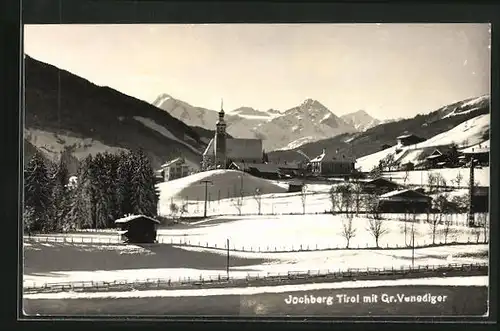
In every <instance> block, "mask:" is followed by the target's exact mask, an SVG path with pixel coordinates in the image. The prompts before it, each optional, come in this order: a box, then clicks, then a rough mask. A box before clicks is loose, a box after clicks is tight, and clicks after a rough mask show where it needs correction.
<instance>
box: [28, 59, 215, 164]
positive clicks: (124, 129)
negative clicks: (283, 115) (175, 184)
mask: <svg viewBox="0 0 500 331" xmlns="http://www.w3.org/2000/svg"><path fill="white" fill-rule="evenodd" d="M25 77H26V78H25V80H26V83H25V109H26V111H25V140H26V141H27V142H29V144H26V146H27V148H26V149H25V159H29V158H30V157H31V154H32V153H33V151H34V148H32V147H36V148H37V149H38V150H40V151H42V153H43V154H44V155H45V156H46V157H48V158H54V157H56V156H57V155H58V153H59V152H60V151H62V150H63V149H64V148H69V149H70V150H71V151H72V153H73V155H74V156H75V157H76V158H78V159H82V158H83V157H85V156H86V155H88V154H95V153H97V152H104V151H109V152H118V151H120V150H124V149H137V148H143V149H144V150H145V151H146V153H147V154H148V156H149V157H150V159H151V161H152V163H153V166H154V167H155V168H157V167H159V166H160V165H161V164H162V163H163V162H165V161H166V160H168V159H170V158H173V157H175V156H177V155H179V154H180V153H182V154H183V155H184V156H185V157H186V158H188V159H189V160H192V161H193V162H199V160H200V159H201V152H202V151H203V150H204V148H205V147H206V142H207V141H208V139H209V138H211V137H212V135H213V132H211V131H208V130H204V129H202V128H191V127H190V126H188V125H186V124H184V123H183V122H182V121H180V120H178V119H176V118H174V117H172V116H170V115H169V114H166V113H165V112H164V111H162V110H160V109H158V108H156V107H154V106H152V105H150V104H149V103H147V102H143V101H141V100H138V99H135V98H133V97H130V96H127V95H125V94H122V93H120V92H118V91H116V90H113V89H111V88H109V87H101V86H97V85H95V84H93V83H91V82H89V81H88V80H85V79H83V78H81V77H78V76H76V75H74V74H72V73H70V72H68V71H64V70H60V69H58V68H57V67H55V66H52V65H49V64H45V63H42V62H40V61H37V60H35V59H33V58H31V57H29V56H26V59H25Z"/></svg>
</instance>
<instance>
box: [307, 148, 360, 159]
mask: <svg viewBox="0 0 500 331" xmlns="http://www.w3.org/2000/svg"><path fill="white" fill-rule="evenodd" d="M326 154H327V153H326V151H325V150H323V152H322V153H321V154H320V155H318V156H316V157H315V158H314V159H312V160H311V161H309V162H323V161H325V162H326V161H330V162H341V161H344V160H346V161H348V162H352V161H354V160H353V159H352V158H350V157H346V155H345V154H342V156H343V158H342V157H338V158H337V157H332V158H330V159H329V158H327V157H326ZM339 155H340V154H339Z"/></svg>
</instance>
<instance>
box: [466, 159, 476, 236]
mask: <svg viewBox="0 0 500 331" xmlns="http://www.w3.org/2000/svg"><path fill="white" fill-rule="evenodd" d="M474 161H475V160H474V157H471V160H470V168H469V210H468V219H469V227H472V226H473V225H474V206H473V203H472V200H473V198H474Z"/></svg>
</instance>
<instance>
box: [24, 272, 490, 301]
mask: <svg viewBox="0 0 500 331" xmlns="http://www.w3.org/2000/svg"><path fill="white" fill-rule="evenodd" d="M412 285H413V286H419V285H432V286H488V276H472V277H429V278H417V279H396V280H383V281H377V280H364V281H348V282H340V283H320V284H304V285H301V286H300V290H301V291H314V290H322V289H349V288H350V289H353V288H370V287H381V286H412ZM297 290H298V289H297V285H281V286H262V287H244V288H217V289H203V290H147V291H130V292H94V293H77V292H61V293H37V294H25V295H23V297H24V298H25V299H97V298H154V297H191V296H192V297H199V296H213V295H252V294H260V293H285V292H292V291H297Z"/></svg>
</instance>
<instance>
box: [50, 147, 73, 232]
mask: <svg viewBox="0 0 500 331" xmlns="http://www.w3.org/2000/svg"><path fill="white" fill-rule="evenodd" d="M54 169H55V170H54V173H53V177H52V178H51V182H52V185H51V186H52V187H51V189H52V192H51V193H52V206H51V212H50V225H51V230H52V231H55V232H61V231H62V230H63V229H64V228H66V227H67V224H66V223H67V221H68V219H67V216H68V213H69V208H70V200H69V193H68V187H67V184H68V179H69V174H68V168H67V165H66V162H65V160H64V159H63V157H62V155H61V158H60V159H59V162H58V163H57V166H56V167H55V168H54Z"/></svg>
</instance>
